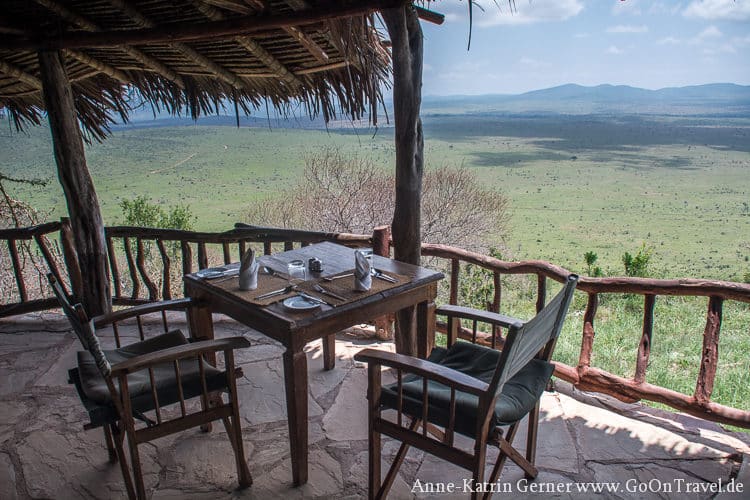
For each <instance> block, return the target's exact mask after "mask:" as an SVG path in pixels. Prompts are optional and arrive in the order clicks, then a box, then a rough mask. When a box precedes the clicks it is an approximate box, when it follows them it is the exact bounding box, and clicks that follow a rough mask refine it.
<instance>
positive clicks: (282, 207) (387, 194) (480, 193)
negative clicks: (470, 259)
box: [247, 148, 508, 250]
mask: <svg viewBox="0 0 750 500" xmlns="http://www.w3.org/2000/svg"><path fill="white" fill-rule="evenodd" d="M394 183H395V178H394V175H393V174H388V173H387V172H386V171H385V170H383V169H382V168H380V167H378V166H377V165H375V164H374V163H373V162H372V161H371V160H370V159H368V158H363V157H360V156H356V155H344V154H342V153H341V151H339V150H337V149H330V148H327V149H323V150H321V151H319V152H317V153H314V154H311V155H309V156H307V157H306V158H305V169H304V173H303V176H302V179H301V181H300V182H299V183H298V184H297V185H296V186H293V187H292V188H291V191H290V192H287V193H284V195H283V196H279V197H274V198H269V199H263V200H259V201H257V202H254V203H253V204H251V207H250V210H249V211H248V213H247V219H248V221H249V222H251V223H253V224H265V225H272V226H280V227H293V226H296V227H305V228H308V227H309V228H315V229H318V230H320V231H327V232H348V233H362V234H367V233H370V232H371V231H372V229H373V228H374V227H375V226H378V225H381V224H383V223H387V222H388V221H390V220H391V219H392V217H393V210H394V208H393V207H394V192H393V185H394ZM507 207H508V200H507V198H505V196H503V195H502V194H501V193H499V192H497V191H494V190H491V189H487V188H486V187H484V186H483V185H482V184H481V183H480V182H479V180H478V179H477V178H476V176H475V175H474V174H473V173H472V172H471V171H470V170H468V169H466V168H462V167H451V166H444V167H440V168H437V169H432V170H427V171H426V173H425V175H424V187H423V193H422V239H423V241H425V242H432V243H442V244H447V245H455V246H460V247H463V248H470V249H473V250H486V248H487V247H488V246H489V245H490V244H493V243H494V242H495V241H496V240H497V239H498V238H499V239H502V237H503V236H504V235H505V231H506V226H507V222H508V211H507Z"/></svg>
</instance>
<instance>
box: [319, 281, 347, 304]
mask: <svg viewBox="0 0 750 500" xmlns="http://www.w3.org/2000/svg"><path fill="white" fill-rule="evenodd" d="M313 288H315V290H316V291H318V292H320V293H322V294H325V295H328V296H330V297H333V298H334V299H338V300H346V298H345V297H342V296H341V295H339V294H337V293H333V292H331V291H329V290H326V289H325V288H323V287H322V286H320V285H319V284H318V283H315V284H314V285H313Z"/></svg>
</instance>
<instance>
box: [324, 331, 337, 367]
mask: <svg viewBox="0 0 750 500" xmlns="http://www.w3.org/2000/svg"><path fill="white" fill-rule="evenodd" d="M322 342H323V369H324V370H333V368H334V367H335V366H336V334H335V333H334V334H332V335H326V336H325V337H323V339H322Z"/></svg>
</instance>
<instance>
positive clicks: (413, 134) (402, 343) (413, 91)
mask: <svg viewBox="0 0 750 500" xmlns="http://www.w3.org/2000/svg"><path fill="white" fill-rule="evenodd" d="M381 15H382V17H383V21H384V22H385V25H386V27H387V29H388V34H389V35H390V37H391V41H392V43H393V45H392V56H393V109H394V125H395V138H396V206H395V210H394V213H393V224H392V226H391V227H392V231H393V243H394V245H393V247H394V252H393V254H394V258H395V259H396V260H400V261H402V262H407V263H409V264H419V262H420V255H421V242H422V238H421V232H420V222H421V202H422V171H423V167H424V161H423V160H424V157H423V151H424V138H423V136H422V120H421V119H420V117H419V110H420V106H421V104H422V42H423V40H422V28H421V26H420V24H419V18H418V17H417V13H416V11H415V10H414V7H413V6H412V5H410V4H409V5H405V6H402V7H397V8H393V9H387V10H383V11H382V12H381ZM416 337H417V336H416V323H415V315H414V308H407V309H404V310H402V311H399V313H398V314H397V320H396V351H397V352H399V353H401V354H407V355H412V356H414V355H416V354H417V346H416Z"/></svg>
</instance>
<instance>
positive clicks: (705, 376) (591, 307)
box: [422, 244, 750, 428]
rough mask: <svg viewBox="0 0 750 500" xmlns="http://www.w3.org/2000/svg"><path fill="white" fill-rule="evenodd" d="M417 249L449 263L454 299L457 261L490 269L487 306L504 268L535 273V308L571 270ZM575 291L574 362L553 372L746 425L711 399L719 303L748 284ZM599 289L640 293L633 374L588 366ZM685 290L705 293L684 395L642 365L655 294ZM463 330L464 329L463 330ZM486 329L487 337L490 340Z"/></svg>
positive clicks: (586, 386)
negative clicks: (694, 367) (579, 297)
mask: <svg viewBox="0 0 750 500" xmlns="http://www.w3.org/2000/svg"><path fill="white" fill-rule="evenodd" d="M422 255H423V256H430V257H437V258H440V259H447V260H448V261H449V263H450V264H449V268H450V294H449V299H448V300H449V302H450V303H451V304H457V302H458V288H459V280H460V269H461V264H462V263H464V264H473V265H475V266H479V267H482V268H484V269H487V270H488V271H490V272H491V273H492V274H493V281H494V296H493V300H492V302H491V303H490V304H489V309H490V310H494V311H499V310H500V305H501V304H500V302H501V296H502V289H501V276H502V275H506V274H515V275H519V274H520V275H534V276H535V277H536V283H537V290H536V310H537V311H539V310H541V308H542V307H544V301H545V296H546V295H547V279H552V280H554V281H557V282H560V283H562V282H564V281H565V278H566V277H567V276H568V275H569V274H570V271H567V270H565V269H563V268H561V267H558V266H555V265H552V264H550V263H548V262H544V261H524V262H506V261H501V260H499V259H495V258H492V257H488V256H485V255H480V254H476V253H473V252H469V251H465V250H461V249H458V248H454V247H449V246H445V245H433V244H423V245H422ZM577 291H578V292H579V293H581V292H582V293H586V294H587V295H588V301H587V304H586V309H585V312H584V315H583V332H582V338H581V350H580V356H579V360H578V365H577V366H569V365H566V364H564V363H560V362H555V375H556V376H558V377H560V378H561V379H563V380H566V381H568V382H570V383H572V384H574V385H575V387H576V388H578V389H581V390H585V391H594V392H600V393H604V394H609V395H611V396H614V397H616V398H617V399H620V400H621V401H625V402H635V401H639V400H641V399H645V400H649V401H654V402H658V403H663V404H666V405H669V406H671V407H672V408H675V409H677V410H680V411H683V412H685V413H689V414H691V415H694V416H697V417H700V418H704V419H707V420H712V421H716V422H722V423H725V424H731V425H736V426H739V427H745V428H750V411H745V410H740V409H737V408H732V407H729V406H724V405H721V404H718V403H716V402H714V401H712V400H711V394H712V391H713V386H714V381H715V377H716V370H717V367H718V362H719V349H718V347H719V333H720V330H721V321H722V310H723V304H724V301H726V300H734V301H738V302H744V303H750V285H748V284H742V283H732V282H726V281H707V280H697V279H680V280H660V279H646V278H587V277H582V278H581V279H580V280H579V282H578V287H577ZM602 294H635V295H641V296H642V297H643V304H644V308H643V309H644V312H643V321H642V331H641V336H640V341H639V342H638V345H637V346H633V352H634V356H635V374H634V376H633V377H632V378H625V377H621V376H618V375H614V374H612V373H609V372H607V371H605V370H602V369H600V368H597V367H593V366H591V355H592V351H593V348H594V339H595V332H596V331H595V328H594V324H595V319H596V313H597V307H598V305H599V297H600V295H602ZM659 295H663V296H689V297H706V298H707V299H708V312H707V315H706V325H705V329H704V332H703V347H702V350H701V353H700V368H699V372H698V376H697V380H696V386H695V391H694V393H693V394H692V395H691V396H689V395H686V394H682V393H680V392H677V391H674V390H671V389H667V388H664V387H661V386H657V385H653V384H650V383H648V382H646V371H647V368H648V364H649V358H650V354H651V342H652V337H653V332H654V307H655V304H656V297H657V296H659ZM464 334H465V335H468V333H467V332H464ZM490 336H491V335H490V334H487V337H488V339H487V342H488V343H489V342H490V338H489V337H490Z"/></svg>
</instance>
